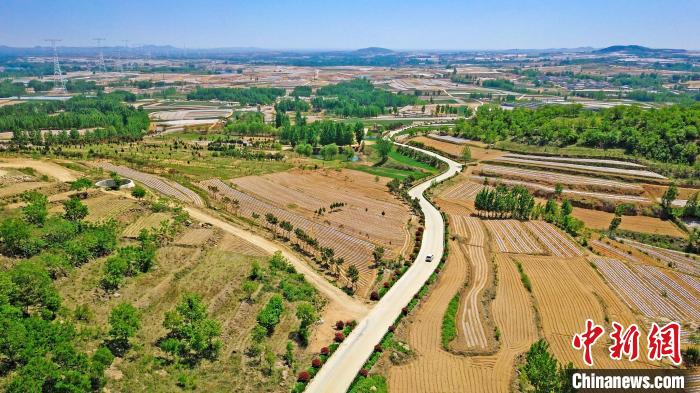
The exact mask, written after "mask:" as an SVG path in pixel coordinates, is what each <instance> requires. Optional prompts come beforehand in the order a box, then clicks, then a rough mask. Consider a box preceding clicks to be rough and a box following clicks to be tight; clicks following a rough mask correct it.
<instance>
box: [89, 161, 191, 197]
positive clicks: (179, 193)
mask: <svg viewBox="0 0 700 393" xmlns="http://www.w3.org/2000/svg"><path fill="white" fill-rule="evenodd" d="M95 165H96V166H98V167H100V168H102V169H104V170H106V171H108V172H116V173H117V174H119V176H123V177H127V178H129V179H132V180H135V181H137V182H140V183H143V185H145V186H146V187H149V188H152V189H153V190H155V191H158V192H159V193H161V194H164V195H167V196H169V197H172V198H175V199H177V200H179V201H180V202H184V203H192V204H194V205H196V206H204V201H203V200H202V198H201V197H200V196H199V195H197V193H196V192H194V191H192V190H190V189H189V188H187V187H184V186H182V185H181V184H178V183H175V182H170V181H167V180H165V179H162V178H161V177H159V176H156V175H151V174H149V173H144V172H139V171H136V170H133V169H131V168H128V167H125V166H121V165H114V164H111V163H109V162H97V163H95Z"/></svg>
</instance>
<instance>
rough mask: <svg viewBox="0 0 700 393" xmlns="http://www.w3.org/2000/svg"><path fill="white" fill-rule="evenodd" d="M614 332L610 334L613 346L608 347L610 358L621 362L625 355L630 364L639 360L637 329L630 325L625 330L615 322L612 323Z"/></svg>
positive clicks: (635, 326)
mask: <svg viewBox="0 0 700 393" xmlns="http://www.w3.org/2000/svg"><path fill="white" fill-rule="evenodd" d="M612 327H613V330H614V332H612V333H610V338H612V340H613V345H611V346H610V348H609V350H610V358H612V359H613V360H621V359H622V356H623V355H625V356H627V357H628V358H629V360H630V361H631V362H634V361H635V360H637V358H639V328H638V327H637V325H635V324H632V325H630V326H629V327H628V328H627V329H626V330H625V329H624V328H623V326H622V325H620V324H619V323H617V322H613V323H612Z"/></svg>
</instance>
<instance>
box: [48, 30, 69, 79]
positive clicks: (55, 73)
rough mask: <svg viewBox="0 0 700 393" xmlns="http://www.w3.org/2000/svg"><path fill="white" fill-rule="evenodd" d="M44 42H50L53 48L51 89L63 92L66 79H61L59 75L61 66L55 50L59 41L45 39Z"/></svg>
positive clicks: (61, 75) (61, 74)
mask: <svg viewBox="0 0 700 393" xmlns="http://www.w3.org/2000/svg"><path fill="white" fill-rule="evenodd" d="M45 41H46V42H50V43H51V46H52V47H53V87H54V88H57V89H60V90H61V91H64V92H65V91H66V79H65V78H64V77H63V73H61V64H60V63H59V62H58V49H56V43H57V42H60V41H61V40H57V39H54V38H47V39H46V40H45Z"/></svg>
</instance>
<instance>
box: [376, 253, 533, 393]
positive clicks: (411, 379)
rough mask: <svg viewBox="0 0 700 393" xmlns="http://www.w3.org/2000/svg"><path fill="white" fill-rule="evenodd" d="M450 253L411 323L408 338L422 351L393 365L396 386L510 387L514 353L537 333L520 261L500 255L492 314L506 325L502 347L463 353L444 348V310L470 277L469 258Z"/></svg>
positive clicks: (403, 391)
mask: <svg viewBox="0 0 700 393" xmlns="http://www.w3.org/2000/svg"><path fill="white" fill-rule="evenodd" d="M452 255H453V254H451V255H450V258H449V259H448V262H447V264H446V265H445V271H444V272H443V273H442V274H441V275H440V278H439V279H438V282H437V285H436V287H435V288H434V289H433V290H431V294H430V296H429V297H428V298H427V299H426V300H425V302H423V303H421V305H420V306H419V308H418V309H417V311H416V313H415V316H414V317H412V318H413V323H411V324H410V325H408V326H409V331H408V343H409V345H410V347H411V348H412V349H413V350H414V351H415V352H416V353H417V357H416V358H415V359H413V360H412V361H410V362H409V363H407V364H404V365H400V366H392V367H391V368H390V370H389V388H390V391H391V392H399V393H409V392H410V393H413V392H435V393H438V392H440V393H444V392H462V391H465V392H477V391H478V392H487V393H506V392H510V391H511V387H510V383H511V380H512V378H513V374H514V360H515V357H516V356H517V355H518V354H520V353H522V352H524V351H526V350H527V348H528V347H529V346H530V344H531V343H532V342H534V341H535V340H536V339H537V330H536V328H535V317H534V312H533V308H532V304H531V303H530V300H529V296H528V295H527V292H526V291H525V289H524V288H523V286H522V284H521V283H520V279H519V278H518V272H517V270H516V269H515V265H514V264H513V262H512V261H510V260H509V259H508V258H507V257H505V256H499V257H497V258H496V263H497V266H498V269H497V270H498V283H499V284H498V287H497V290H496V299H495V300H494V301H493V303H492V315H493V319H494V322H495V324H496V325H497V326H498V327H499V329H500V331H501V347H500V350H499V351H498V352H497V353H496V354H494V355H490V356H471V357H463V356H458V355H454V354H452V353H449V352H445V351H444V350H442V349H441V343H440V324H441V319H442V315H443V313H444V310H445V308H446V306H447V303H448V302H449V300H450V298H451V297H452V296H453V295H454V293H455V291H456V290H458V289H459V287H460V286H461V285H462V282H463V280H464V279H465V278H466V277H465V275H464V271H465V267H466V266H465V263H466V262H465V261H464V259H463V258H461V257H453V256H452Z"/></svg>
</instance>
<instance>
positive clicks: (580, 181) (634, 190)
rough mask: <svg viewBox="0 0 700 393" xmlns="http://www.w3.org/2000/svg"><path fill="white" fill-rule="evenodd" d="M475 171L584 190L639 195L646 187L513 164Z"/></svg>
mask: <svg viewBox="0 0 700 393" xmlns="http://www.w3.org/2000/svg"><path fill="white" fill-rule="evenodd" d="M475 172H477V173H479V174H480V175H481V176H490V175H494V176H496V177H503V178H506V179H513V180H523V181H530V182H533V183H538V184H547V185H550V186H555V185H556V184H562V185H565V186H571V187H573V188H576V189H580V190H584V191H585V190H588V191H600V192H605V191H607V192H615V193H625V194H633V195H635V194H636V195H638V194H641V193H643V192H644V189H643V188H642V187H641V186H639V185H637V184H633V183H625V182H622V181H617V180H607V179H601V178H596V177H587V176H576V175H567V174H562V173H556V172H548V171H538V170H531V169H523V168H518V167H511V166H500V165H488V164H484V165H482V166H480V167H479V168H477V170H476V171H475Z"/></svg>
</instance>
